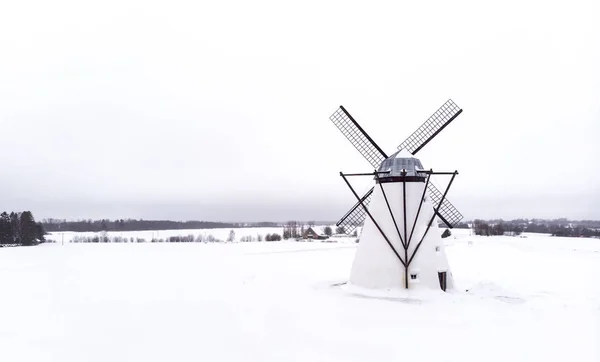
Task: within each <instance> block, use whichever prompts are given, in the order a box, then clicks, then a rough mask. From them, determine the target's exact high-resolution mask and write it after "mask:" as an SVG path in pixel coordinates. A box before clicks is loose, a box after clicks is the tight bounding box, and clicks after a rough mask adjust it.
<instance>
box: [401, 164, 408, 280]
mask: <svg viewBox="0 0 600 362" xmlns="http://www.w3.org/2000/svg"><path fill="white" fill-rule="evenodd" d="M402 208H403V209H404V213H403V214H404V239H406V244H404V260H408V235H407V233H406V170H404V169H403V170H402ZM404 288H405V289H408V263H406V264H405V265H404Z"/></svg>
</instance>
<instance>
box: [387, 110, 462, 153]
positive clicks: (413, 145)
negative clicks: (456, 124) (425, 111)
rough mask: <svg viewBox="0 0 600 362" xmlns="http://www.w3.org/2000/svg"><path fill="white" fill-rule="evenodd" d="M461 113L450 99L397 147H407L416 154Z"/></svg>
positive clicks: (399, 148)
mask: <svg viewBox="0 0 600 362" xmlns="http://www.w3.org/2000/svg"><path fill="white" fill-rule="evenodd" d="M461 113H462V109H461V108H460V107H459V106H457V105H456V103H454V101H452V99H448V100H447V101H446V102H445V103H444V104H442V106H441V107H440V108H438V110H437V111H435V113H433V114H432V115H431V116H430V117H429V118H428V119H427V120H426V121H425V122H423V124H422V125H421V126H419V128H417V130H416V131H414V132H413V133H412V134H411V135H410V136H408V138H407V139H406V140H404V142H402V143H401V144H400V145H399V146H398V147H397V148H398V150H402V149H406V150H408V151H409V152H410V153H411V154H413V155H415V154H416V153H417V152H419V151H420V150H421V149H422V148H423V147H425V145H426V144H428V143H429V142H430V141H431V140H432V139H433V138H435V136H437V135H438V134H439V133H440V132H441V131H442V130H443V129H444V128H446V126H448V125H449V124H450V122H452V121H453V120H454V119H456V117H458V116H459V115H460V114H461Z"/></svg>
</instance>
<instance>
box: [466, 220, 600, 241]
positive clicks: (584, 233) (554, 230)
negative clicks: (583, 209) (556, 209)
mask: <svg viewBox="0 0 600 362" xmlns="http://www.w3.org/2000/svg"><path fill="white" fill-rule="evenodd" d="M473 230H474V232H475V235H484V236H491V235H504V234H505V233H510V234H513V235H520V234H521V233H523V232H528V233H541V234H551V235H552V236H569V237H600V228H590V227H585V226H582V225H578V224H576V223H575V222H570V221H567V220H566V219H556V220H547V221H543V220H535V221H533V220H526V219H518V220H511V221H504V220H501V219H499V220H492V221H484V220H479V219H477V220H475V221H473Z"/></svg>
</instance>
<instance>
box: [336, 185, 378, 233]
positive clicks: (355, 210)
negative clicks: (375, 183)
mask: <svg viewBox="0 0 600 362" xmlns="http://www.w3.org/2000/svg"><path fill="white" fill-rule="evenodd" d="M374 188H375V187H371V189H370V190H369V191H367V192H366V193H365V194H364V196H363V197H361V199H360V202H357V203H356V204H354V206H352V207H351V208H350V210H348V212H346V214H344V216H342V217H341V218H340V220H339V221H338V222H337V223H336V224H335V226H343V227H344V231H345V233H346V234H348V235H350V234H352V232H353V231H354V230H355V229H356V228H357V227H359V226H361V225H362V224H363V223H364V222H365V218H366V217H367V213H366V211H365V209H364V207H361V202H362V204H363V205H365V207H366V206H369V203H370V202H371V195H372V194H373V189H374Z"/></svg>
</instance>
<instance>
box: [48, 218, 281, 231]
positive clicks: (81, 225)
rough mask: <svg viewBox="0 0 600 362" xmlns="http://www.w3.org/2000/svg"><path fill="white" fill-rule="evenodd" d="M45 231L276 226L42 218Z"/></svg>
mask: <svg viewBox="0 0 600 362" xmlns="http://www.w3.org/2000/svg"><path fill="white" fill-rule="evenodd" d="M41 224H42V226H43V228H44V230H46V231H78V232H87V231H91V232H99V231H141V230H181V229H224V228H240V227H278V226H279V225H278V224H277V223H274V222H256V223H227V222H213V221H170V220H133V219H119V220H108V219H102V220H78V221H67V220H58V219H45V220H42V223H41Z"/></svg>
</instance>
